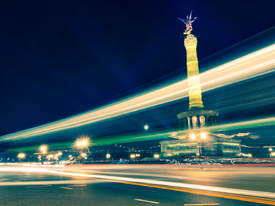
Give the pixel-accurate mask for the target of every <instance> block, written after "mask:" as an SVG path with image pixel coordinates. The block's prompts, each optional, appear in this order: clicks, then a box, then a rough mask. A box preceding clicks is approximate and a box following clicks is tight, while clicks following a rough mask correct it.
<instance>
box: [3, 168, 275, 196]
mask: <svg viewBox="0 0 275 206" xmlns="http://www.w3.org/2000/svg"><path fill="white" fill-rule="evenodd" d="M0 171H13V172H43V173H48V174H56V175H66V176H72V177H85V178H96V179H104V180H110V181H118V182H121V183H138V184H139V183H141V184H150V185H161V186H170V187H177V188H188V189H197V190H205V191H210V192H221V193H229V194H238V195H248V196H253V197H264V198H275V193H273V192H264V191H254V190H245V189H235V188H226V187H216V186H207V185H198V184H189V183H179V182H169V181H161V180H150V179H140V178H131V177H118V176H110V175H90V174H78V173H70V172H61V171H52V170H46V169H39V168H23V167H21V168H12V167H7V168H0ZM41 182H43V181H39V185H43V183H42V184H41ZM27 184H30V185H34V182H33V181H28V182H27V181H26V182H23V183H21V182H20V183H18V184H17V185H27ZM44 184H45V183H44ZM47 184H48V182H47ZM8 185H16V183H14V182H13V183H12V184H9V183H6V182H4V183H0V186H8Z"/></svg>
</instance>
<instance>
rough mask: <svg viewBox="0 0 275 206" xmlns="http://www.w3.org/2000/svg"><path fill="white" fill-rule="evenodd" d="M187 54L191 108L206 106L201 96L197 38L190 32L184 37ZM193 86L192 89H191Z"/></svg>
mask: <svg viewBox="0 0 275 206" xmlns="http://www.w3.org/2000/svg"><path fill="white" fill-rule="evenodd" d="M184 46H185V48H186V56H187V58H186V59H187V63H186V64H187V75H188V87H189V110H190V109H192V108H204V107H203V103H202V98H201V86H200V77H199V66H198V58H197V50H196V49H197V38H196V37H195V36H194V35H192V34H188V35H187V37H186V38H185V39H184ZM190 88H191V89H190Z"/></svg>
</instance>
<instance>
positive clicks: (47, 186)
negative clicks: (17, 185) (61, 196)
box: [27, 185, 48, 188]
mask: <svg viewBox="0 0 275 206" xmlns="http://www.w3.org/2000/svg"><path fill="white" fill-rule="evenodd" d="M38 187H48V186H47V185H44V186H28V187H27V188H38Z"/></svg>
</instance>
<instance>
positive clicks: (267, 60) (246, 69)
mask: <svg viewBox="0 0 275 206" xmlns="http://www.w3.org/2000/svg"><path fill="white" fill-rule="evenodd" d="M274 66H275V44H272V45H271V46H268V47H266V48H264V49H261V50H258V51H256V52H253V53H251V54H248V55H246V56H243V57H241V58H238V59H236V60H234V61H231V62H229V63H226V64H223V65H221V66H218V67H216V68H213V69H211V70H209V71H207V72H204V73H202V74H201V75H200V80H201V84H200V85H197V86H196V87H198V86H200V87H201V88H202V92H205V91H208V90H211V89H214V88H218V87H222V86H225V85H228V84H232V83H235V82H238V81H243V80H245V79H249V78H252V77H256V76H259V75H263V74H266V73H269V72H273V71H274V70H275V69H274ZM194 88H195V87H191V88H188V81H187V80H183V81H180V82H177V83H174V84H172V85H169V86H166V87H163V88H160V89H156V90H154V91H151V92H148V93H143V94H141V95H137V96H135V97H131V98H128V99H126V100H121V101H119V102H115V103H113V104H110V105H107V106H104V107H101V108H99V109H94V110H91V111H87V112H84V113H81V114H79V115H75V116H73V117H69V118H66V119H62V120H59V121H55V122H52V123H48V124H44V125H41V126H38V127H34V128H30V129H26V130H22V131H19V132H15V133H12V134H8V135H4V136H2V137H1V138H0V141H4V140H16V139H22V138H29V137H33V136H37V135H43V134H48V133H53V132H58V131H63V130H66V129H71V128H75V127H80V126H84V125H88V124H91V123H95V122H99V121H102V120H106V119H109V118H113V117H118V116H121V115H124V114H128V113H132V112H136V111H139V110H142V109H146V108H149V107H153V106H157V105H160V104H164V103H167V102H171V101H175V100H178V99H181V98H185V97H188V90H190V89H194Z"/></svg>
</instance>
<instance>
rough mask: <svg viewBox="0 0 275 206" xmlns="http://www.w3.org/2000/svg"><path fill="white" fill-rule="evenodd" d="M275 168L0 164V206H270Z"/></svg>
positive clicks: (273, 199)
mask: <svg viewBox="0 0 275 206" xmlns="http://www.w3.org/2000/svg"><path fill="white" fill-rule="evenodd" d="M274 183H275V167H247V166H242V167H237V166H219V167H217V166H204V167H202V166H185V165H184V166H181V165H177V166H174V165H83V166H64V167H60V166H58V167H55V166H49V167H45V166H44V167H43V166H0V197H1V198H0V205H20V206H21V205H186V206H192V205H227V206H228V205H240V206H242V205H252V206H253V205H275V186H274V185H275V184H274Z"/></svg>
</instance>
